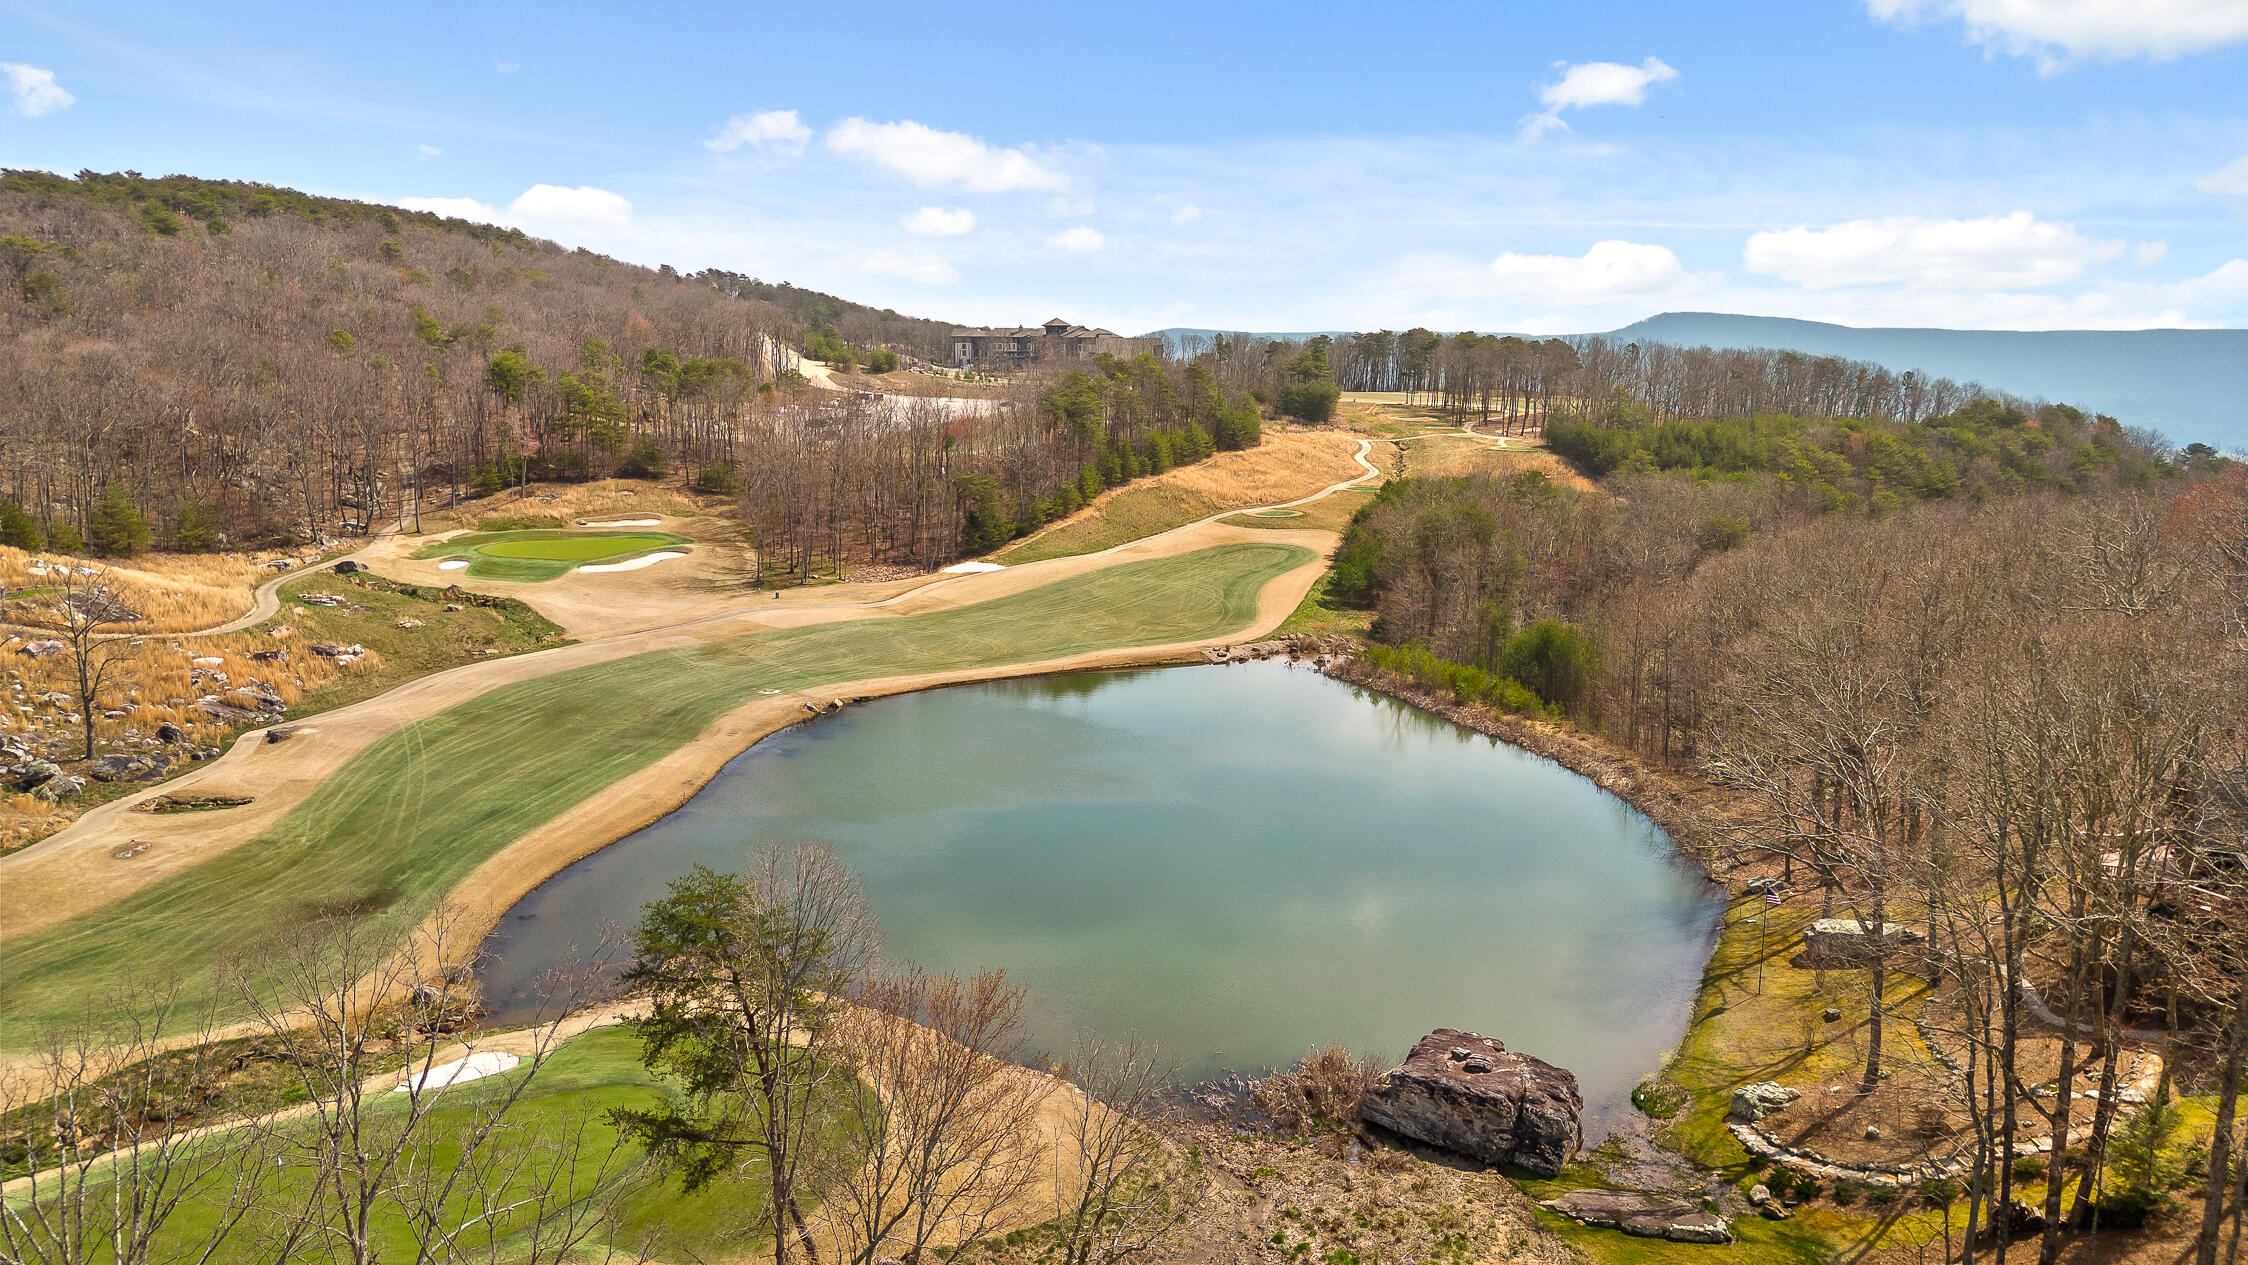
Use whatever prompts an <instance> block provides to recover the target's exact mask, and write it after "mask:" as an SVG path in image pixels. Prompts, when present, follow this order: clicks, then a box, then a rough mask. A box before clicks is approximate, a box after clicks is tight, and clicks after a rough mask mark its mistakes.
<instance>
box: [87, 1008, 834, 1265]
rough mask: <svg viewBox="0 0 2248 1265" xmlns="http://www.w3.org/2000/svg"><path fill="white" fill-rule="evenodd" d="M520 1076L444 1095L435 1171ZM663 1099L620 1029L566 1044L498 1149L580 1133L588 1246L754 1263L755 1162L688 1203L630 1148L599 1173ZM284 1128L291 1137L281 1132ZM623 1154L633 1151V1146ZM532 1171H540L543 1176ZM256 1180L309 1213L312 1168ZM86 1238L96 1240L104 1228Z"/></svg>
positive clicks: (176, 1237)
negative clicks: (595, 1225) (630, 1128)
mask: <svg viewBox="0 0 2248 1265" xmlns="http://www.w3.org/2000/svg"><path fill="white" fill-rule="evenodd" d="M527 1072H528V1069H527V1068H518V1069H517V1070H515V1071H513V1072H509V1073H506V1074H504V1075H501V1076H496V1077H492V1078H490V1079H488V1080H482V1081H477V1082H474V1083H472V1084H465V1085H461V1086H458V1087H456V1088H453V1089H448V1090H446V1091H444V1092H443V1094H442V1095H441V1096H440V1097H439V1098H438V1100H437V1102H438V1107H437V1109H436V1110H435V1111H434V1112H433V1113H432V1114H431V1116H430V1118H429V1121H428V1123H427V1124H425V1125H424V1126H423V1129H424V1132H423V1133H422V1134H421V1135H420V1136H423V1137H425V1138H427V1139H429V1140H430V1141H431V1143H432V1145H431V1146H430V1148H429V1150H428V1152H427V1158H429V1159H430V1160H432V1161H433V1162H434V1163H436V1164H438V1165H440V1166H449V1165H451V1164H452V1163H453V1162H454V1160H455V1158H456V1157H457V1155H458V1154H459V1149H458V1146H457V1144H455V1143H453V1142H452V1141H451V1139H452V1138H453V1137H454V1136H457V1135H458V1134H459V1133H460V1132H462V1131H463V1130H465V1129H466V1128H467V1127H468V1126H470V1125H471V1124H472V1123H473V1122H474V1121H475V1119H476V1116H477V1105H478V1104H479V1103H480V1102H484V1101H488V1100H490V1099H491V1098H493V1097H495V1096H496V1095H498V1094H499V1093H500V1092H502V1091H503V1090H504V1089H505V1088H507V1087H508V1086H510V1085H511V1084H513V1083H515V1082H517V1081H519V1080H520V1079H521V1078H522V1077H523V1076H524V1075H526V1074H527ZM664 1092H665V1089H664V1086H663V1084H662V1083H661V1082H659V1081H658V1080H657V1079H656V1078H655V1077H653V1076H652V1075H650V1074H649V1072H648V1071H647V1069H646V1068H644V1067H643V1066H641V1063H640V1042H639V1041H638V1040H637V1039H636V1038H635V1037H633V1035H632V1034H631V1032H630V1031H628V1030H627V1029H625V1028H622V1027H609V1028H596V1029H594V1030H593V1031H591V1032H587V1033H583V1034H581V1035H579V1036H576V1037H573V1038H571V1039H570V1040H568V1041H567V1042H564V1043H563V1044H562V1045H561V1046H560V1047H559V1048H557V1049H556V1050H555V1051H554V1052H553V1053H552V1054H550V1055H549V1056H548V1058H547V1061H546V1063H545V1065H544V1066H543V1067H541V1068H540V1069H539V1072H538V1077H537V1079H536V1080H534V1081H533V1082H532V1084H531V1088H530V1090H529V1092H528V1093H527V1094H526V1095H525V1096H524V1097H523V1099H522V1100H521V1101H519V1102H518V1103H517V1104H516V1106H515V1107H514V1109H513V1110H512V1111H510V1112H509V1114H508V1118H507V1123H506V1125H505V1126H504V1129H505V1133H504V1135H503V1137H502V1138H501V1139H499V1140H498V1141H497V1142H495V1143H494V1144H493V1145H497V1146H501V1147H505V1148H509V1149H517V1150H538V1149H545V1150H550V1151H553V1152H554V1153H556V1154H565V1153H567V1151H568V1148H569V1146H570V1144H571V1143H572V1142H573V1141H574V1140H576V1139H577V1138H578V1134H579V1130H584V1134H583V1141H582V1148H583V1149H582V1150H581V1151H580V1152H579V1154H580V1155H581V1156H582V1157H583V1166H582V1168H581V1169H580V1170H579V1171H577V1172H576V1173H575V1174H574V1177H575V1180H574V1181H572V1182H570V1183H569V1185H568V1197H570V1198H586V1197H589V1196H590V1197H595V1198H598V1199H600V1200H602V1201H604V1202H609V1203H610V1206H611V1208H612V1209H613V1211H614V1220H613V1221H611V1222H610V1224H609V1225H608V1227H607V1230H606V1232H605V1233H599V1234H596V1236H595V1237H594V1240H593V1241H594V1243H596V1244H598V1243H600V1242H603V1241H607V1242H610V1243H614V1244H616V1245H617V1246H619V1247H622V1248H627V1249H630V1250H633V1251H639V1250H647V1251H650V1252H653V1253H656V1254H657V1255H659V1256H660V1257H661V1258H662V1259H666V1260H709V1259H736V1258H741V1257H745V1256H747V1255H749V1254H750V1253H749V1249H751V1248H753V1247H754V1246H755V1245H756V1244H757V1242H758V1241H759V1240H761V1239H762V1240H764V1241H767V1242H769V1241H770V1239H769V1237H768V1236H766V1235H764V1234H763V1233H762V1232H761V1231H760V1230H758V1229H757V1227H758V1225H759V1223H760V1222H761V1221H762V1220H763V1218H764V1212H765V1208H766V1206H767V1202H768V1195H769V1192H768V1191H767V1189H766V1188H765V1186H764V1183H763V1181H762V1177H763V1174H762V1173H761V1172H759V1171H757V1163H756V1161H755V1160H754V1159H753V1158H752V1159H749V1160H747V1167H746V1168H745V1170H744V1171H742V1172H739V1173H735V1174H729V1175H727V1176H724V1177H720V1178H719V1179H717V1180H715V1181H713V1182H712V1183H711V1184H710V1185H708V1186H706V1187H704V1188H703V1189H702V1190H700V1191H697V1192H696V1193H695V1194H693V1195H688V1194H685V1193H683V1192H682V1191H681V1189H680V1186H679V1183H678V1182H677V1181H676V1180H673V1179H666V1178H664V1177H662V1176H661V1175H660V1174H658V1173H656V1172H654V1171H652V1170H651V1169H649V1168H648V1167H647V1166H645V1165H643V1164H642V1163H641V1162H640V1159H639V1153H638V1151H637V1149H636V1148H633V1149H628V1150H627V1152H625V1153H623V1154H619V1155H616V1156H614V1157H612V1158H610V1159H609V1161H608V1163H607V1164H606V1165H604V1164H603V1163H602V1162H601V1157H603V1156H606V1155H608V1154H609V1150H610V1147H611V1146H612V1145H613V1144H614V1142H615V1139H616V1131H615V1129H614V1128H613V1127H612V1126H611V1125H610V1124H609V1123H608V1121H607V1119H606V1113H607V1112H608V1111H610V1110H612V1109H615V1108H620V1107H621V1108H647V1107H650V1106H652V1105H654V1104H655V1103H656V1102H657V1101H659V1100H660V1098H661V1096H662V1095H663V1094H664ZM404 1105H405V1104H404V1099H403V1096H395V1097H393V1096H383V1097H380V1098H377V1099H376V1100H375V1101H374V1103H373V1104H372V1106H373V1111H372V1113H371V1114H372V1119H373V1120H374V1121H375V1122H376V1124H377V1127H378V1128H380V1125H381V1122H383V1121H384V1120H386V1119H389V1118H392V1117H395V1116H397V1115H399V1114H400V1113H402V1111H403V1109H404ZM836 1110H837V1108H834V1107H831V1106H829V1105H828V1104H822V1110H821V1111H820V1115H821V1116H822V1118H823V1119H825V1120H827V1121H828V1122H829V1124H830V1126H831V1127H833V1126H836V1125H839V1124H840V1120H839V1119H838V1117H837V1116H836ZM281 1127H282V1128H284V1129H287V1128H291V1127H298V1126H290V1125H286V1124H284V1125H283V1126H281ZM213 1144H214V1145H220V1146H223V1145H225V1135H223V1134H222V1135H219V1136H218V1137H217V1138H215V1139H214V1140H213ZM627 1146H628V1148H629V1146H630V1144H627ZM527 1167H529V1168H531V1169H533V1170H536V1169H537V1167H538V1166H537V1165H535V1164H533V1165H529V1166H527ZM604 1169H605V1170H606V1171H605V1172H604ZM257 1176H258V1177H259V1185H258V1191H257V1201H256V1207H257V1208H258V1209H260V1210H265V1211H269V1212H271V1213H272V1214H273V1215H274V1216H276V1217H286V1216H287V1215H288V1214H290V1213H292V1212H295V1211H296V1210H298V1209H300V1208H303V1207H304V1206H305V1202H306V1199H307V1196H308V1195H309V1193H310V1192H309V1191H308V1190H307V1183H308V1181H309V1180H310V1178H311V1176H312V1172H311V1169H310V1168H309V1167H308V1166H304V1165H298V1166H295V1167H287V1168H276V1169H270V1170H264V1171H263V1172H261V1173H260V1174H258V1175H257ZM494 1193H496V1194H504V1195H506V1196H507V1197H509V1198H514V1199H521V1198H525V1197H528V1196H531V1195H532V1194H534V1193H535V1192H534V1191H533V1189H532V1188H531V1187H530V1186H528V1185H527V1184H525V1183H524V1182H523V1181H522V1180H521V1179H520V1178H518V1180H517V1181H515V1182H514V1183H511V1184H510V1185H509V1186H507V1187H505V1188H503V1190H502V1191H500V1192H494ZM224 1194H225V1192H224V1188H223V1185H221V1186H219V1187H218V1188H215V1189H213V1190H211V1191H210V1192H208V1197H207V1198H206V1197H202V1196H195V1197H190V1198H188V1199H186V1200H184V1201H183V1202H182V1203H181V1204H180V1206H179V1209H178V1211H176V1212H175V1213H173V1215H172V1217H171V1218H170V1219H169V1220H168V1221H167V1222H166V1224H165V1230H164V1232H163V1233H162V1234H161V1235H159V1236H158V1245H159V1249H160V1252H159V1255H160V1256H161V1255H162V1252H161V1249H162V1248H164V1247H167V1246H168V1247H170V1248H172V1249H174V1250H183V1249H189V1248H192V1247H198V1246H200V1244H201V1243H202V1242H203V1241H204V1240H205V1239H206V1237H207V1236H208V1234H209V1233H210V1230H211V1228H212V1227H213V1226H214V1225H215V1224H216V1220H217V1217H218V1216H219V1215H220V1212H221V1209H222V1207H223V1199H224ZM554 1198H556V1199H560V1198H563V1196H560V1195H556V1196H554ZM469 1200H470V1195H469V1194H468V1193H466V1192H463V1193H462V1194H461V1195H460V1196H459V1197H458V1198H457V1199H455V1200H454V1201H452V1203H451V1204H449V1205H448V1206H449V1207H452V1208H453V1209H454V1212H453V1216H454V1217H455V1218H456V1219H457V1220H458V1221H466V1220H467V1219H468V1217H469V1216H470V1215H472V1209H471V1208H470V1206H469ZM610 1201H613V1202H610ZM93 1202H94V1205H95V1206H94V1208H93V1210H92V1211H93V1215H94V1216H96V1217H97V1218H98V1217H99V1216H100V1215H101V1214H102V1209H101V1206H100V1203H101V1201H100V1200H98V1199H97V1200H95V1201H93ZM88 1228H89V1229H90V1230H92V1231H93V1232H94V1234H93V1237H94V1239H95V1240H96V1241H99V1240H100V1237H101V1232H102V1229H103V1227H101V1226H90V1227H88ZM265 1228H266V1227H265V1225H264V1223H263V1220H262V1219H261V1217H260V1216H259V1214H258V1213H257V1212H253V1213H252V1215H251V1217H250V1218H249V1219H248V1220H246V1221H245V1222H244V1223H243V1226H242V1228H241V1230H239V1231H238V1232H237V1233H236V1234H235V1235H234V1236H233V1237H231V1238H229V1239H228V1240H227V1242H226V1243H225V1244H224V1245H223V1246H222V1247H221V1248H220V1249H219V1251H218V1253H217V1254H216V1255H215V1257H213V1262H214V1265H223V1263H224V1262H232V1261H256V1260H263V1259H267V1257H268V1255H269V1253H268V1251H267V1250H266V1249H267V1244H266V1242H265V1241H264V1240H265V1236H264V1234H263V1233H262V1231H264V1230H265ZM372 1228H373V1231H374V1235H375V1238H376V1240H377V1243H378V1250H380V1251H381V1253H382V1254H383V1256H385V1257H386V1258H390V1259H411V1258H412V1257H413V1255H414V1239H413V1232H412V1228H411V1227H410V1226H409V1225H408V1224H407V1223H406V1221H405V1219H404V1214H403V1213H402V1212H400V1211H399V1210H396V1209H393V1208H391V1207H389V1206H388V1205H385V1206H383V1207H380V1208H378V1210H377V1212H376V1216H375V1219H374V1222H373V1226H372ZM528 1229H529V1225H528V1224H527V1223H525V1222H522V1221H519V1220H512V1219H510V1220H505V1221H503V1223H502V1229H501V1234H500V1237H501V1239H502V1242H503V1245H504V1244H505V1243H508V1242H512V1241H513V1240H515V1239H518V1238H521V1237H522V1235H523V1234H524V1232H526V1231H527V1230H528ZM470 1237H471V1238H476V1237H477V1236H474V1235H472V1236H470ZM502 1255H503V1258H504V1256H505V1255H506V1248H505V1246H503V1247H502Z"/></svg>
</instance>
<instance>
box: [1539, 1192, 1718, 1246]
mask: <svg viewBox="0 0 2248 1265" xmlns="http://www.w3.org/2000/svg"><path fill="white" fill-rule="evenodd" d="M1545 1206H1546V1207H1548V1208H1551V1209H1553V1210H1554V1211H1555V1212H1558V1213H1560V1214H1561V1215H1562V1216H1564V1217H1567V1218H1569V1219H1570V1220H1572V1221H1577V1222H1580V1223H1582V1224H1584V1225H1590V1226H1600V1227H1602V1228H1604V1229H1612V1230H1621V1231H1623V1232H1624V1233H1625V1234H1632V1235H1637V1236H1639V1237H1640V1238H1643V1239H1669V1240H1670V1241H1672V1242H1674V1243H1730V1242H1732V1241H1733V1226H1732V1223H1731V1222H1729V1221H1727V1220H1726V1219H1725V1218H1724V1217H1722V1216H1720V1215H1718V1214H1717V1213H1714V1212H1710V1211H1707V1210H1706V1209H1704V1208H1703V1207H1702V1206H1701V1205H1700V1204H1698V1203H1696V1202H1694V1201H1693V1200H1691V1199H1685V1198H1681V1197H1680V1196H1677V1195H1665V1194H1659V1193H1656V1192H1653V1191H1645V1190H1572V1191H1570V1192H1569V1193H1568V1194H1566V1195H1563V1196H1561V1197H1560V1198H1559V1199H1548V1200H1546V1201H1545Z"/></svg>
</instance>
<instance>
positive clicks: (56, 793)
mask: <svg viewBox="0 0 2248 1265" xmlns="http://www.w3.org/2000/svg"><path fill="white" fill-rule="evenodd" d="M85 789H86V779H84V778H82V777H79V776H77V775H76V774H71V773H65V774H63V775H62V776H61V777H58V778H54V779H51V780H49V781H45V782H41V783H40V784H39V785H37V786H35V787H33V788H32V790H31V793H32V795H33V796H34V797H35V798H38V799H43V800H46V801H47V802H49V803H53V802H55V801H56V800H59V799H63V798H65V797H67V796H71V795H76V794H77V793H78V792H80V791H82V790H85Z"/></svg>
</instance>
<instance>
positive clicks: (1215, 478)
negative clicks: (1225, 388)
mask: <svg viewBox="0 0 2248 1265" xmlns="http://www.w3.org/2000/svg"><path fill="white" fill-rule="evenodd" d="M1357 451H1358V437H1357V436H1356V435H1351V434H1346V433H1344V432H1342V431H1339V430H1308V429H1297V428H1294V427H1289V428H1282V427H1278V426H1274V427H1271V428H1269V429H1267V430H1266V431H1265V435H1264V442H1263V443H1261V444H1259V445H1257V446H1256V447H1254V448H1245V449H1243V450H1241V451H1240V452H1221V453H1219V454H1218V455H1217V456H1215V457H1212V458H1210V459H1209V460H1208V461H1198V462H1196V463H1195V464H1193V465H1191V466H1180V467H1179V468H1178V469H1176V470H1167V471H1165V472H1163V473H1162V474H1159V475H1157V476H1155V478H1154V479H1153V480H1149V481H1148V482H1155V483H1163V484H1168V485H1170V486H1172V487H1176V488H1180V489H1183V490H1185V491H1188V492H1194V493H1198V494H1200V495H1202V496H1206V497H1208V498H1209V499H1210V500H1211V502H1213V503H1214V504H1215V505H1216V506H1217V507H1218V508H1219V509H1234V508H1237V507H1239V506H1244V505H1271V504H1274V503H1275V502H1279V501H1292V500H1295V499H1296V498H1297V497H1299V496H1310V495H1311V494H1312V493H1314V492H1317V491H1318V490H1319V489H1321V488H1323V487H1327V486H1329V485H1331V484H1336V483H1340V482H1342V481H1343V480H1345V479H1348V478H1350V477H1351V476H1352V475H1354V474H1363V473H1365V471H1363V470H1361V469H1359V467H1358V463H1357V462H1355V461H1353V460H1351V454H1352V453H1355V452H1357ZM1130 486H1133V487H1138V486H1141V485H1140V484H1132V485H1130ZM1098 503H1099V502H1098V501H1096V502H1095V504H1096V505H1097V504H1098Z"/></svg>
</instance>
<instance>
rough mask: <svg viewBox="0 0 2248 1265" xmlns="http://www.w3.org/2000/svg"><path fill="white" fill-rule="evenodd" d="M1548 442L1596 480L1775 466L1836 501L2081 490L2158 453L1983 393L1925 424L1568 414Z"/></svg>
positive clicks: (1766, 470) (1846, 505)
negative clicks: (1616, 418) (1614, 419)
mask: <svg viewBox="0 0 2248 1265" xmlns="http://www.w3.org/2000/svg"><path fill="white" fill-rule="evenodd" d="M1546 442H1547V444H1548V445H1549V446H1550V447H1551V448H1552V449H1553V451H1555V452H1556V453H1559V454H1560V455H1561V456H1563V457H1566V458H1568V459H1569V460H1570V462H1572V463H1573V464H1575V465H1576V466H1577V468H1579V469H1580V470H1583V471H1584V472H1585V473H1586V474H1588V475H1592V476H1595V477H1599V476H1604V475H1608V474H1612V473H1615V472H1616V471H1619V470H1622V471H1627V472H1633V473H1646V472H1652V471H1657V470H1661V471H1684V472H1688V473H1692V474H1695V475H1697V476H1701V477H1712V476H1739V475H1748V474H1771V475H1777V476H1780V477H1782V478H1784V479H1786V480H1788V481H1789V482H1790V483H1791V484H1793V485H1794V486H1797V487H1804V488H1811V489H1815V490H1816V491H1817V492H1818V493H1819V495H1820V496H1821V497H1822V498H1823V500H1824V502H1825V505H1826V507H1827V508H1829V509H1854V508H1856V507H1858V506H1859V505H1861V504H1865V503H1869V502H1870V503H1872V504H1874V505H1875V506H1877V507H1878V508H1895V507H1896V506H1898V505H1900V504H1902V503H1904V502H1908V501H1916V500H1930V499H1940V498H1943V497H1949V496H1957V495H1961V494H1966V495H1970V496H1977V497H1980V496H1985V495H1989V494H1992V493H1994V492H2020V491H2024V490H2027V489H2030V488H2041V487H2053V488H2060V489H2063V490H2069V489H2072V488H2074V487H2076V486H2077V485H2078V484H2079V483H2082V482H2086V481H2090V482H2094V483H2097V482H2099V481H2102V480H2103V479H2105V478H2107V477H2108V476H2109V475H2110V474H2111V473H2113V472H2115V471H2117V470H2118V468H2123V469H2124V477H2125V478H2126V479H2127V480H2129V479H2136V478H2138V477H2139V476H2141V475H2143V474H2144V473H2145V470H2146V467H2147V466H2148V464H2149V463H2150V462H2151V461H2153V460H2154V455H2153V454H2152V453H2151V452H2150V451H2149V450H2148V449H2147V447H2146V445H2145V444H2144V443H2143V442H2141V441H2138V440H2135V439H2132V438H2130V437H2127V436H2126V435H2125V434H2124V433H2123V432H2122V430H2121V429H2120V428H2118V427H2117V426H2116V425H2115V423H2114V422H2113V421H2112V420H2110V419H2090V418H2087V417H2085V416H2084V414H2083V413H2081V412H2079V411H2078V410H2076V409H2074V408H2070V407H2069V406H2067V405H2065V404H2053V405H2047V406H2045V407H2044V408H2042V409H2039V410H2038V411H2037V412H2036V414H2035V415H2034V416H2033V415H2031V414H2028V413H2025V412H2023V411H2022V410H2021V409H2018V408H2014V407H2011V406H2008V405H2005V404H2001V403H1999V402H1998V401H1996V400H1993V399H1988V398H1982V399H1977V400H1974V401H1972V402H1971V403H1969V404H1967V405H1966V406H1965V407H1963V408H1960V409H1959V410H1957V411H1956V412H1953V413H1949V414H1945V415H1943V416H1941V417H1932V418H1929V419H1928V420H1927V421H1925V422H1922V423H1920V424H1917V425H1914V424H1909V423H1900V422H1894V421H1884V420H1875V419H1866V418H1808V417H1790V416H1786V415H1784V414H1775V413H1765V414H1757V415H1755V416H1751V417H1742V418H1731V419H1726V420H1721V421H1703V422H1683V421H1681V422H1668V423H1664V424H1662V425H1632V426H1614V427H1603V426H1597V425H1594V424H1592V423H1589V422H1582V421H1556V422H1554V423H1553V424H1552V425H1550V426H1549V427H1547V429H1546Z"/></svg>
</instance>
